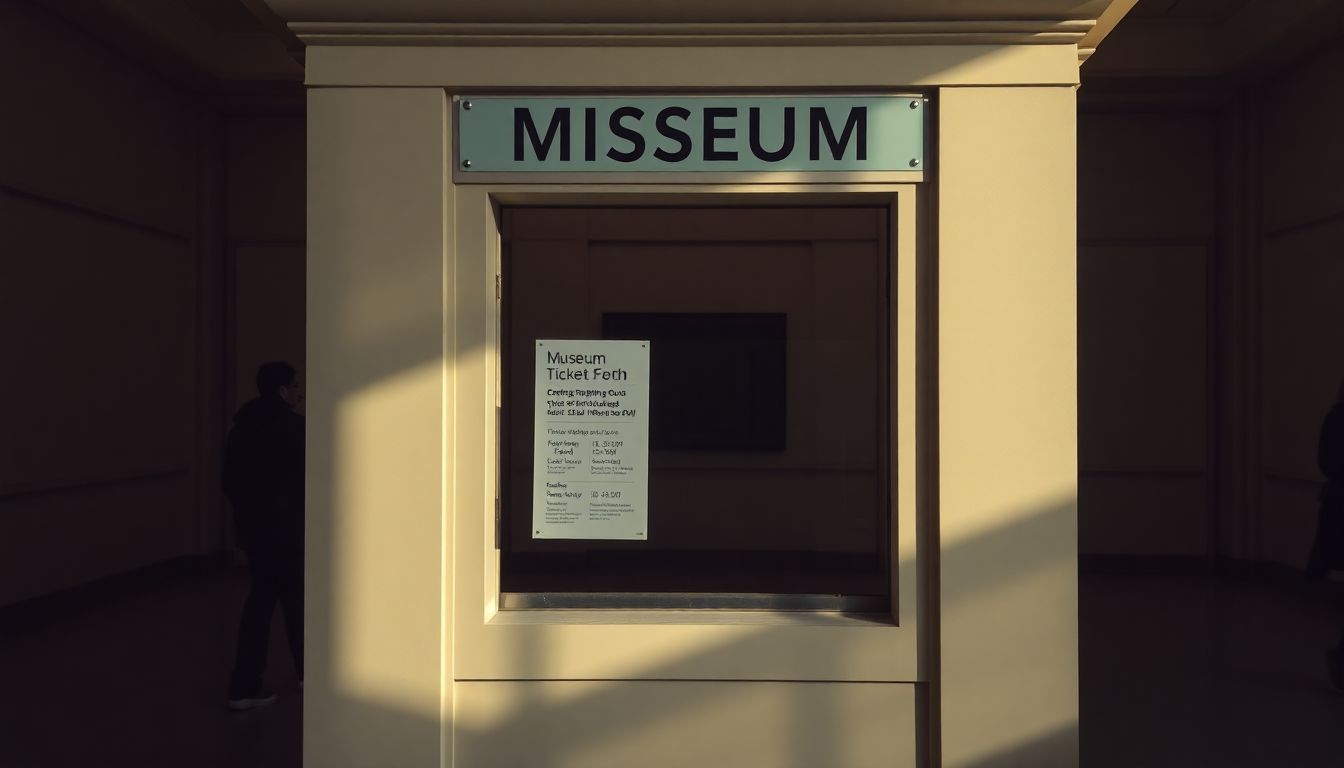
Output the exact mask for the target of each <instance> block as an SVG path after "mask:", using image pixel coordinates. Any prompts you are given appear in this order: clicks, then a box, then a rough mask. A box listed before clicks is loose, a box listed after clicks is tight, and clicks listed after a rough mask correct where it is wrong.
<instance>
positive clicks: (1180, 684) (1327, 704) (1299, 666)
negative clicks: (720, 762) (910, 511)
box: [0, 570, 1344, 768]
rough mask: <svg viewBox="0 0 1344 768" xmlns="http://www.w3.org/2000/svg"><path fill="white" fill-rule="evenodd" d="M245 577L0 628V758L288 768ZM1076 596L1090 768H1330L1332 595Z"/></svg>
mask: <svg viewBox="0 0 1344 768" xmlns="http://www.w3.org/2000/svg"><path fill="white" fill-rule="evenodd" d="M245 589H246V579H245V574H244V572H242V571H237V570H235V571H228V572H223V573H219V574H217V575H215V576H212V577H209V578H205V579H193V580H189V581H185V582H183V583H179V584H175V585H171V586H163V587H158V588H153V589H147V590H143V591H141V592H139V593H137V594H134V595H131V596H125V597H121V598H118V599H116V600H113V601H110V602H108V603H106V604H103V605H99V606H96V607H93V608H89V609H86V610H84V611H82V612H81V613H79V614H78V615H75V616H71V617H67V618H65V619H63V620H61V621H60V622H58V623H54V624H50V625H47V626H44V627H42V628H39V629H32V630H25V631H22V632H12V633H10V634H9V636H5V637H0V766H4V767H5V768H64V767H65V766H71V767H72V768H73V767H74V766H78V767H79V768H104V767H107V768H111V767H113V766H117V767H119V766H136V768H158V767H160V766H162V767H163V768H169V767H171V768H282V767H293V768H297V766H299V765H300V763H301V758H300V755H301V746H300V727H301V721H302V709H303V701H302V696H301V694H300V692H299V691H298V690H297V687H296V685H295V680H294V676H293V672H292V669H291V667H290V664H289V661H288V659H287V658H286V657H285V653H284V644H283V642H281V641H280V640H281V637H280V635H279V632H280V631H281V629H280V626H279V625H280V622H279V617H278V615H277V617H276V621H275V626H274V627H273V629H274V630H275V632H276V636H275V640H274V641H273V642H272V648H271V651H272V653H271V665H270V683H271V685H272V687H274V688H275V689H276V690H277V692H279V693H280V694H281V698H280V700H279V701H278V702H277V703H275V704H274V705H272V706H269V707H265V708H262V709H258V710H254V711H250V712H245V713H230V712H229V711H227V710H226V709H225V707H224V697H225V676H226V673H227V671H228V668H229V663H230V658H231V655H232V643H233V633H234V621H235V619H236V616H237V612H238V610H239V608H240V607H241V605H242V599H243V595H244V592H245ZM1080 597H1081V618H1082V624H1081V627H1080V634H1081V641H1082V669H1081V678H1082V695H1081V701H1082V704H1081V706H1082V754H1083V765H1084V766H1085V767H1086V768H1135V767H1136V766H1143V767H1145V768H1162V767H1164V766H1173V768H1174V767H1177V766H1179V768H1192V767H1195V766H1217V768H1243V767H1245V768H1251V767H1252V766H1254V767H1255V768H1264V767H1272V768H1316V767H1317V766H1320V767H1321V768H1326V766H1329V767H1330V768H1338V767H1339V766H1344V695H1341V694H1340V693H1339V692H1337V691H1335V690H1334V689H1333V688H1331V687H1330V685H1329V683H1328V680H1327V677H1326V672H1325V667H1324V655H1323V654H1324V649H1325V648H1326V647H1327V646H1328V645H1329V644H1330V643H1332V642H1333V641H1334V638H1335V637H1336V635H1337V633H1338V632H1339V629H1340V624H1341V623H1342V622H1344V611H1341V610H1340V607H1339V606H1336V605H1333V604H1332V603H1331V602H1330V601H1329V600H1328V599H1326V598H1324V597H1322V596H1320V595H1313V594H1311V593H1307V592H1303V591H1300V590H1294V589H1286V588H1283V587H1268V586H1264V585H1256V584H1251V583H1244V582H1242V583H1219V582H1215V581H1212V580H1210V579H1205V578H1195V577H1188V576H1187V577H1172V576H1163V577H1135V576H1098V575H1087V576H1085V577H1084V579H1083V582H1082V585H1081V595H1080Z"/></svg>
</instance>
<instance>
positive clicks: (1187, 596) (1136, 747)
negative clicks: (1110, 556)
mask: <svg viewBox="0 0 1344 768" xmlns="http://www.w3.org/2000/svg"><path fill="white" fill-rule="evenodd" d="M1080 586H1081V589H1080V596H1079V597H1080V626H1079V633H1080V647H1081V651H1082V654H1081V656H1082V660H1081V670H1080V672H1081V686H1080V688H1081V717H1080V720H1081V723H1082V730H1081V734H1082V739H1081V740H1082V756H1083V760H1082V764H1083V766H1085V767H1086V768H1135V766H1143V768H1165V767H1166V766H1172V767H1173V768H1177V767H1179V768H1191V767H1193V766H1217V768H1252V767H1254V768H1317V767H1318V766H1319V767H1320V768H1326V767H1327V766H1329V768H1340V766H1344V694H1341V693H1340V692H1339V691H1337V690H1335V689H1334V688H1333V687H1332V686H1331V685H1330V682H1329V677H1328V673H1327V671H1326V662H1325V652H1326V649H1327V648H1328V647H1330V646H1331V645H1332V644H1333V643H1334V642H1335V641H1336V640H1337V639H1338V637H1339V632H1340V629H1341V626H1342V625H1344V610H1341V607H1340V606H1339V605H1337V604H1335V603H1334V601H1333V599H1332V598H1330V597H1328V596H1326V595H1325V594H1324V592H1325V591H1324V590H1317V591H1316V592H1314V593H1313V592H1310V591H1307V590H1304V589H1302V588H1300V587H1298V588H1287V587H1284V586H1277V587H1270V586H1266V585H1263V584H1254V583H1248V582H1245V581H1239V582H1218V581H1214V580H1213V579H1210V578H1199V577H1189V576H1186V577H1172V576H1163V577H1151V576H1150V577H1136V576H1094V575H1087V576H1084V577H1083V579H1082V580H1081V583H1080Z"/></svg>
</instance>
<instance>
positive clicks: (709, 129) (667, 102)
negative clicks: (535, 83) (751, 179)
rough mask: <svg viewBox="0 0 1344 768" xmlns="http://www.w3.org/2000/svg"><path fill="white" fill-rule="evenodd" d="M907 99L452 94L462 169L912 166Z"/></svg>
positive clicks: (914, 143) (920, 115)
mask: <svg viewBox="0 0 1344 768" xmlns="http://www.w3.org/2000/svg"><path fill="white" fill-rule="evenodd" d="M925 112H926V110H925V108H924V102H923V100H922V99H921V98H920V97H918V96H787V97H785V96H779V97H775V96H712V97H704V96H701V97H679V96H667V97H624V96H611V97H597V98H535V99H533V98H495V97H479V98H473V97H462V98H460V99H458V101H457V136H458V145H457V166H458V169H459V170H460V171H462V172H464V173H468V174H471V173H499V172H508V173H519V172H522V173H531V172H543V173H545V172H551V173H590V172H600V173H621V172H643V173H648V172H669V171H671V172H704V171H719V172H723V171H736V172H743V171H747V172H753V173H759V172H767V173H768V172H770V171H792V172H799V171H911V170H922V169H923V167H924V123H925V120H924V115H925Z"/></svg>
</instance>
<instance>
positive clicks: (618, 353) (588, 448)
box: [532, 339, 649, 540]
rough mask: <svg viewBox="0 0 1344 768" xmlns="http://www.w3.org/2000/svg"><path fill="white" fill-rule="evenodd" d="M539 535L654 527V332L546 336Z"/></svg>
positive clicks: (633, 535)
mask: <svg viewBox="0 0 1344 768" xmlns="http://www.w3.org/2000/svg"><path fill="white" fill-rule="evenodd" d="M535 409H536V417H535V419H534V430H533V435H534V443H535V445H534V448H533V469H532V538H534V539H633V540H644V539H647V538H648V537H649V506H648V497H649V466H648V465H649V342H647V341H570V340H552V339H541V340H539V341H537V382H536V397H535Z"/></svg>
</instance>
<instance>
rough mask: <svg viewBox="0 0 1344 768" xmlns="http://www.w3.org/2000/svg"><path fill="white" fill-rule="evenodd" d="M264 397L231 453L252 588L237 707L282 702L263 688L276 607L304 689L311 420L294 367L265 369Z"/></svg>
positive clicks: (231, 485) (228, 474)
mask: <svg viewBox="0 0 1344 768" xmlns="http://www.w3.org/2000/svg"><path fill="white" fill-rule="evenodd" d="M257 392H258V393H259V396H258V397H257V398H255V399H253V400H250V401H248V402H247V403H246V404H244V405H243V407H242V408H240V409H239V410H238V414H237V415H236V416H234V417H233V428H232V429H231V430H229V437H228V444H227V446H226V448H225V451H224V493H225V495H226V496H228V498H229V501H230V502H232V504H233V511H234V522H235V527H236V530H237V534H238V542H239V546H241V547H242V549H243V550H245V551H246V552H247V562H248V570H249V575H250V581H251V585H250V588H249V590H248V593H247V602H246V603H245V604H244V605H243V615H242V618H241V620H240V621H239V623H238V646H237V651H236V654H235V656H234V665H233V672H232V674H231V675H230V677H229V708H230V709H233V710H244V709H251V708H253V707H260V706H264V705H266V704H270V703H271V702H273V701H275V694H274V693H272V692H271V691H270V690H268V689H267V688H266V687H265V685H264V684H263V683H262V674H263V673H264V672H265V670H266V652H267V645H268V640H269V638H270V633H271V614H273V613H274V612H275V604H276V603H277V602H279V603H280V607H281V610H282V612H283V613H284V616H285V634H286V636H287V637H288V639H289V647H290V652H291V653H293V655H294V668H295V671H296V672H297V674H298V676H299V684H300V685H302V684H303V417H302V416H300V415H299V414H297V413H295V412H294V408H295V406H297V405H298V404H299V402H300V400H301V398H302V395H301V394H300V392H299V387H298V382H297V372H296V371H295V370H294V367H293V366H291V365H289V364H288V363H283V362H272V363H266V364H264V365H262V366H261V368H260V369H258V370H257Z"/></svg>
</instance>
